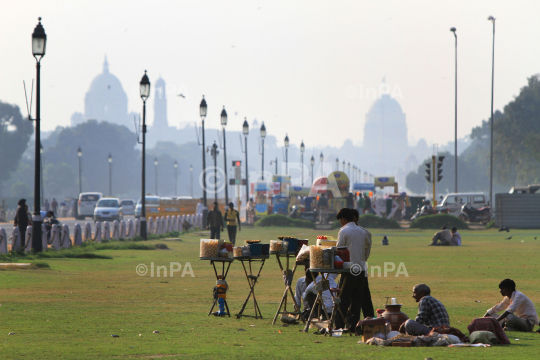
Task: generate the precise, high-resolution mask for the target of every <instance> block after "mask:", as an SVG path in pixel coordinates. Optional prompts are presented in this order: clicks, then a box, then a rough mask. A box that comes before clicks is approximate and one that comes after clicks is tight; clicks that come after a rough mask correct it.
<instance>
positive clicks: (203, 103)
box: [199, 95, 208, 224]
mask: <svg viewBox="0 0 540 360" xmlns="http://www.w3.org/2000/svg"><path fill="white" fill-rule="evenodd" d="M206 110H207V106H206V100H205V99H204V95H203V98H202V100H201V104H200V105H199V114H200V115H201V124H202V126H201V128H202V167H203V170H202V171H203V206H204V210H203V219H202V220H203V224H206V215H207V214H208V205H207V202H206V153H205V150H206V143H205V138H204V119H206Z"/></svg>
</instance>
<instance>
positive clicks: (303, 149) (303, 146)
mask: <svg viewBox="0 0 540 360" xmlns="http://www.w3.org/2000/svg"><path fill="white" fill-rule="evenodd" d="M305 151H306V146H305V145H304V140H302V143H301V144H300V154H301V157H302V186H304V152H305Z"/></svg>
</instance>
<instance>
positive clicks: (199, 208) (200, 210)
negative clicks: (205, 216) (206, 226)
mask: <svg viewBox="0 0 540 360" xmlns="http://www.w3.org/2000/svg"><path fill="white" fill-rule="evenodd" d="M203 210H204V200H203V198H201V201H200V202H199V203H198V204H197V210H195V211H196V213H197V215H202V213H203Z"/></svg>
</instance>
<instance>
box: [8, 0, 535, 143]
mask: <svg viewBox="0 0 540 360" xmlns="http://www.w3.org/2000/svg"><path fill="white" fill-rule="evenodd" d="M2 1H3V9H4V11H3V13H2V15H0V16H1V21H0V30H1V32H2V34H4V36H2V37H1V38H0V46H1V47H2V49H4V52H5V54H9V56H4V58H3V63H2V65H3V66H2V68H3V69H4V70H3V71H2V75H1V77H0V81H1V83H2V85H3V86H2V87H1V88H0V100H2V101H4V102H8V103H14V104H16V105H18V106H19V107H20V108H21V112H22V114H23V115H24V116H26V115H27V114H26V104H25V98H24V91H23V86H22V80H26V83H27V87H29V84H30V83H31V81H32V79H33V78H35V60H34V59H33V57H32V54H31V34H32V31H33V29H34V27H35V25H36V24H37V17H38V16H41V17H42V18H43V20H42V24H43V26H44V28H45V31H46V33H47V53H46V55H45V57H44V58H43V60H42V72H41V76H42V85H41V86H42V87H41V89H42V92H41V96H42V98H41V105H42V129H43V130H44V131H49V130H53V129H54V128H56V127H57V126H67V125H69V123H70V117H71V115H72V114H73V113H74V112H76V111H83V109H84V96H85V93H86V92H87V91H88V88H89V87H90V83H91V81H92V79H93V78H94V77H95V76H96V75H98V74H99V73H100V72H101V71H102V65H103V59H104V56H105V55H107V57H108V61H109V66H110V71H111V73H113V74H114V75H116V76H117V77H118V78H119V79H120V81H121V83H122V85H123V87H124V90H125V91H126V93H127V96H128V108H129V111H134V112H137V113H139V112H140V111H141V108H142V101H141V99H140V98H139V87H138V83H139V81H140V79H141V77H142V75H143V73H144V70H148V75H149V77H150V81H151V82H152V84H155V82H156V80H157V79H158V77H160V76H161V77H163V79H164V80H165V81H166V82H167V85H168V87H169V92H168V93H167V97H168V120H169V124H170V125H171V126H177V125H178V124H179V123H180V122H184V123H185V122H190V123H193V122H194V121H199V120H200V119H199V114H198V112H199V102H200V100H201V98H202V95H203V94H204V95H205V97H206V99H207V102H208V116H207V126H209V127H218V125H219V121H220V118H219V114H220V112H221V109H222V107H223V105H225V107H226V109H227V111H228V113H229V125H228V129H230V130H238V131H239V130H240V129H241V126H242V122H243V118H244V116H245V117H247V118H248V120H249V122H250V123H251V122H252V121H253V119H254V118H255V119H257V120H258V121H259V123H260V122H262V121H264V122H265V125H266V128H267V131H268V133H269V134H270V135H275V136H276V137H277V139H278V140H279V141H280V142H282V141H283V138H284V136H285V133H288V135H289V138H290V139H291V143H294V144H296V145H299V144H300V142H301V141H302V140H303V141H304V142H305V144H306V147H308V148H311V147H314V146H318V145H320V144H321V145H334V146H340V145H341V144H343V142H344V141H345V140H346V139H350V140H352V142H353V143H355V144H357V143H359V142H361V141H362V139H363V131H364V123H365V116H366V114H367V112H368V111H369V108H370V107H371V105H372V104H373V102H374V101H375V98H374V97H373V94H374V93H375V94H377V95H378V92H379V86H380V85H381V84H382V82H383V79H385V82H386V84H387V85H388V88H389V90H390V93H394V94H395V95H396V100H397V101H398V102H399V103H400V104H401V107H402V109H403V111H404V112H405V114H406V120H407V124H408V133H409V140H411V139H415V140H418V139H420V138H425V139H426V140H427V141H428V142H430V143H432V142H437V143H439V144H445V143H447V142H448V141H452V140H453V137H454V36H453V34H452V33H451V32H450V30H449V29H450V27H456V28H457V34H458V121H459V125H458V136H459V137H460V138H461V137H464V136H466V135H468V134H469V133H470V131H471V128H472V127H474V126H478V125H479V124H480V123H481V121H482V120H483V119H488V118H489V112H490V101H491V46H492V24H491V22H489V21H488V20H487V17H488V16H489V15H493V16H494V17H495V18H497V22H496V39H495V96H494V99H495V106H494V108H495V109H499V110H502V108H503V106H504V105H506V104H507V103H508V102H509V101H511V100H512V99H513V97H514V96H516V95H517V94H518V93H519V89H520V88H521V87H523V86H525V85H526V79H527V78H528V77H530V76H532V75H534V74H536V73H539V72H540V65H539V64H538V61H537V59H538V55H539V50H538V48H539V47H538V46H537V44H538V41H539V39H540V28H539V27H538V26H537V19H536V14H538V13H540V2H537V1H519V2H513V3H510V2H504V1H477V2H474V3H471V2H467V1H454V2H449V1H445V2H442V3H439V2H438V3H432V2H428V1H409V2H407V3H403V2H398V1H382V2H377V3H374V2H368V1H340V2H337V3H336V2H333V3H327V2H312V1H310V2H306V1H298V2H285V1H280V2H265V1H253V2H251V1H228V2H218V1H182V2H169V1H155V2H152V3H150V2H142V1H129V2H128V1H79V2H69V1H54V0H53V1H48V2H38V1H23V2H9V3H8V2H7V1H5V0H2ZM535 9H536V10H535ZM176 93H178V94H180V93H182V94H184V95H185V96H186V98H185V99H184V98H181V97H177V96H176V95H177V94H176ZM34 99H35V96H34ZM149 105H150V106H152V105H153V99H152V98H150V100H149ZM236 112H238V115H237V116H235V115H234V114H235V113H236ZM32 113H33V114H34V110H32ZM147 116H148V120H149V123H152V120H153V111H149V112H148V115H147Z"/></svg>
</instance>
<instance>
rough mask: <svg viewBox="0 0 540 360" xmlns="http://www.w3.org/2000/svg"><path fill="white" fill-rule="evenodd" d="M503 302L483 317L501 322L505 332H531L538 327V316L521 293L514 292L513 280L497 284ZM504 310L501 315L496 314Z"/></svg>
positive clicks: (530, 303)
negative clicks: (535, 326)
mask: <svg viewBox="0 0 540 360" xmlns="http://www.w3.org/2000/svg"><path fill="white" fill-rule="evenodd" d="M499 289H501V291H500V292H501V295H502V296H504V299H503V301H501V302H500V303H498V304H497V305H495V306H494V307H492V308H491V309H489V310H488V311H487V312H486V314H485V315H484V317H494V318H496V319H497V321H499V322H501V321H502V322H503V324H504V325H505V327H504V329H505V330H506V331H524V332H531V331H532V330H533V328H534V325H538V315H537V314H536V309H535V307H534V304H533V302H532V301H531V300H530V299H529V298H528V297H527V296H525V295H524V294H523V293H521V292H519V291H517V290H516V283H515V282H514V280H510V279H504V280H503V281H501V283H500V284H499ZM503 310H504V313H503V314H502V315H500V316H499V315H498V314H497V313H498V312H501V311H503Z"/></svg>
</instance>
